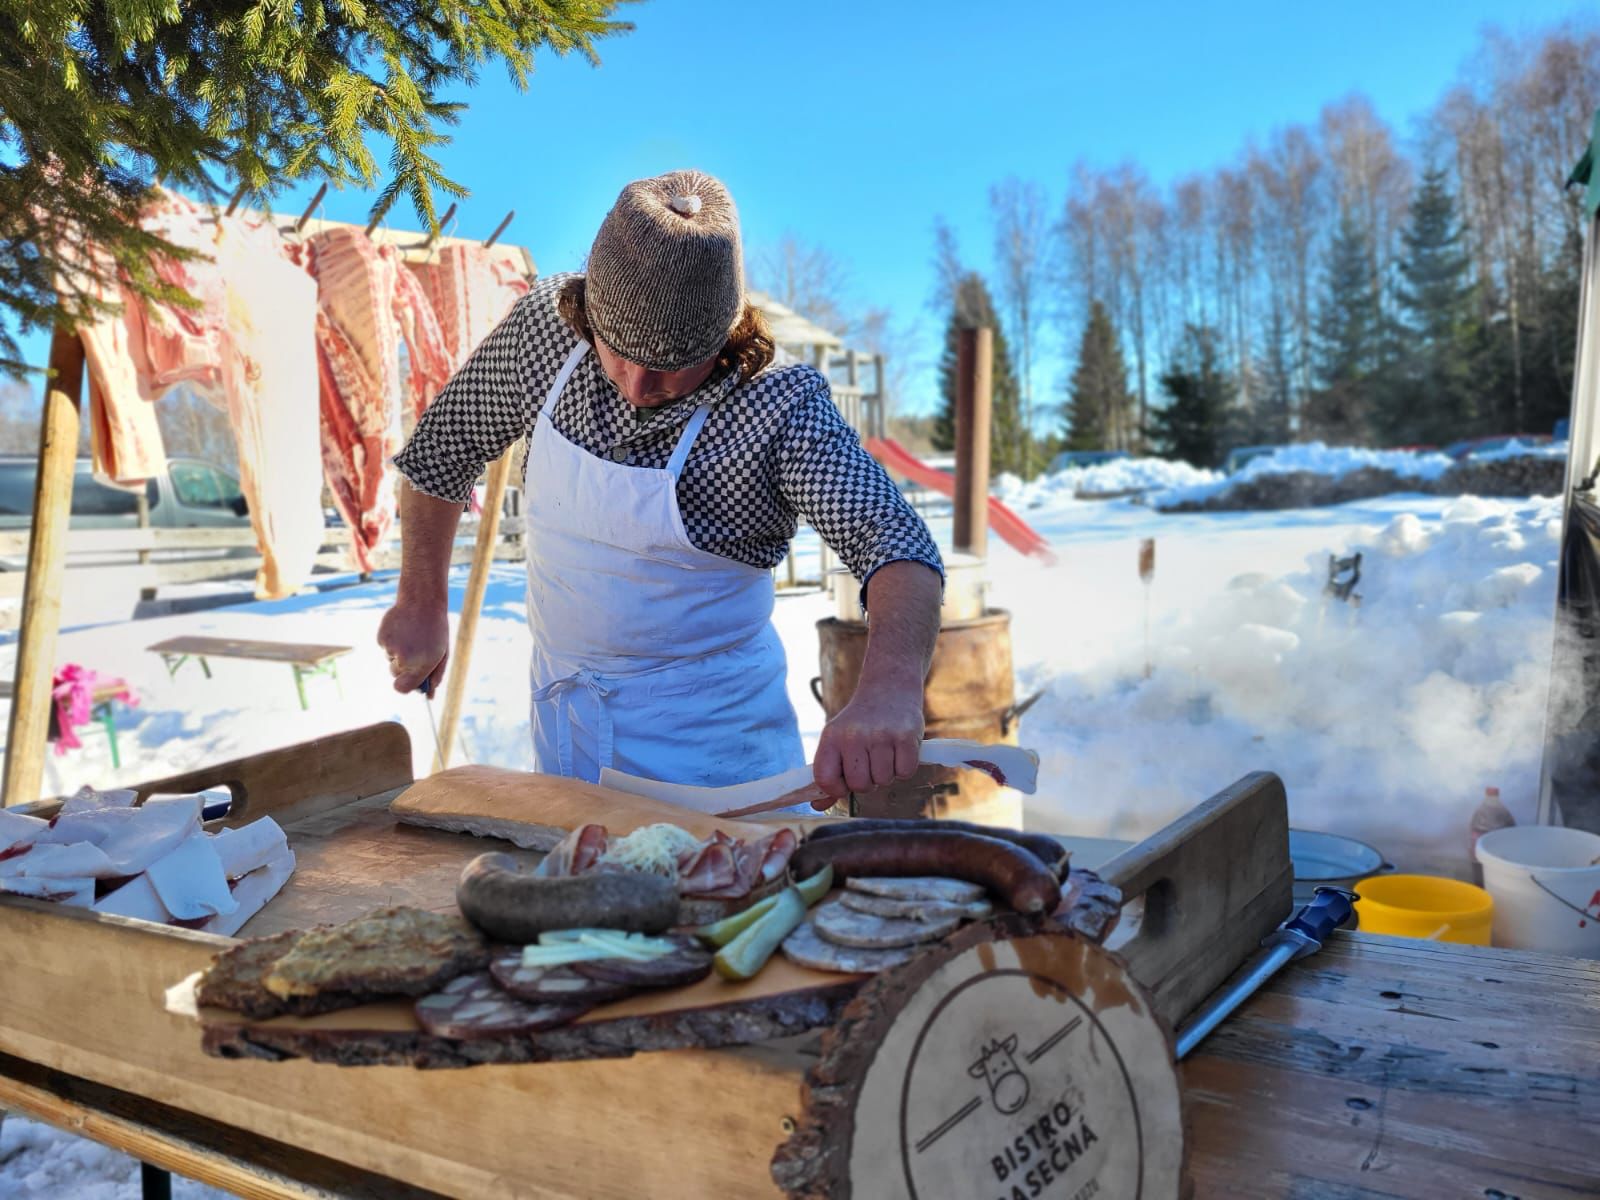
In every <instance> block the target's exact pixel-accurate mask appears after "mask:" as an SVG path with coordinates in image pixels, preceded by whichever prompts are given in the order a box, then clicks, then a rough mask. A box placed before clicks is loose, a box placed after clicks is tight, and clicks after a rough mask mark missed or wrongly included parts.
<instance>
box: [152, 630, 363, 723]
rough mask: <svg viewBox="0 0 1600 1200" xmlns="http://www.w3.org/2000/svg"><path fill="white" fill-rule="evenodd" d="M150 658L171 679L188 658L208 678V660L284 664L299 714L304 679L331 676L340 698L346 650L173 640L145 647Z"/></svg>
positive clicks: (234, 640) (237, 641)
mask: <svg viewBox="0 0 1600 1200" xmlns="http://www.w3.org/2000/svg"><path fill="white" fill-rule="evenodd" d="M146 649H148V650H149V651H150V652H151V653H152V654H159V655H161V661H162V662H164V663H165V664H166V666H167V677H168V678H169V679H171V678H174V677H176V676H177V674H178V669H179V668H180V667H182V666H183V664H184V663H186V662H188V661H189V660H190V659H191V658H192V659H195V660H196V661H197V662H199V664H200V669H201V670H202V671H204V672H205V673H206V678H207V679H210V678H211V664H210V663H209V662H207V661H206V660H207V659H212V658H243V659H249V660H251V661H254V662H275V663H287V664H288V665H289V667H290V668H292V669H293V671H294V686H295V691H296V692H297V693H298V694H299V696H300V707H301V709H302V710H304V709H306V708H308V707H310V706H309V705H308V704H307V703H306V676H308V675H331V676H332V677H333V684H334V686H335V687H336V688H338V689H339V695H340V697H341V698H343V696H344V687H343V685H341V684H340V683H339V659H340V658H342V657H343V656H344V655H346V654H349V653H350V651H351V649H352V647H350V646H314V645H310V644H307V643H303V642H262V641H252V640H250V639H248V638H224V637H175V638H168V639H167V640H166V641H164V642H157V643H156V644H155V645H154V646H148V647H146Z"/></svg>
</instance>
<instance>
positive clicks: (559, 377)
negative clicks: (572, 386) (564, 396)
mask: <svg viewBox="0 0 1600 1200" xmlns="http://www.w3.org/2000/svg"><path fill="white" fill-rule="evenodd" d="M587 353H589V343H588V342H585V341H583V340H582V339H580V340H579V341H578V344H577V345H576V346H574V347H573V348H572V353H571V354H569V355H567V361H566V362H564V363H562V364H561V370H560V371H558V372H557V373H556V381H555V382H554V383H552V384H551V385H550V390H549V391H548V392H546V393H545V397H544V405H543V407H541V408H540V409H539V413H540V415H541V416H543V415H545V414H546V413H548V412H549V411H550V408H551V406H552V405H554V404H555V402H556V401H557V400H559V399H560V398H561V389H562V388H564V387H566V386H567V380H569V379H571V378H572V373H573V372H574V371H576V370H577V369H578V364H579V363H580V362H582V361H583V356H584V355H585V354H587Z"/></svg>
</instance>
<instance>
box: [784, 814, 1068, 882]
mask: <svg viewBox="0 0 1600 1200" xmlns="http://www.w3.org/2000/svg"><path fill="white" fill-rule="evenodd" d="M908 830H930V831H932V832H934V833H938V832H941V831H945V832H949V833H975V834H977V835H978V836H979V837H991V838H999V839H1000V840H1001V841H1004V842H1010V843H1011V844H1012V845H1014V846H1021V847H1022V848H1023V849H1024V850H1026V851H1027V852H1028V853H1029V854H1031V855H1033V856H1034V857H1035V858H1037V859H1038V860H1039V861H1040V862H1042V863H1044V865H1045V866H1047V867H1049V868H1050V869H1051V870H1052V871H1054V872H1055V873H1056V874H1057V875H1060V874H1062V873H1063V871H1064V870H1065V868H1066V865H1067V859H1068V857H1069V855H1068V853H1067V848H1066V847H1065V846H1063V845H1062V844H1061V843H1060V842H1058V841H1056V839H1055V838H1053V837H1051V836H1050V835H1049V834H1045V833H1024V832H1023V831H1022V830H1020V829H1002V828H1000V827H998V826H995V825H974V824H972V823H971V822H970V821H941V820H934V819H932V818H928V817H852V818H850V819H849V820H846V821H838V822H835V823H834V824H831V825H818V826H817V827H816V828H815V829H813V830H812V831H811V832H810V834H809V835H807V840H808V841H810V840H814V839H816V838H830V837H839V836H840V835H841V834H847V833H905V832H907V831H908Z"/></svg>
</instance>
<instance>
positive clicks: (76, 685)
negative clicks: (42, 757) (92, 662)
mask: <svg viewBox="0 0 1600 1200" xmlns="http://www.w3.org/2000/svg"><path fill="white" fill-rule="evenodd" d="M106 682H107V683H110V684H113V685H115V686H116V688H117V691H116V692H115V693H114V694H113V695H112V696H111V699H113V700H121V701H122V702H123V703H124V704H127V705H130V706H131V705H135V704H137V703H138V701H137V700H136V699H134V695H133V692H132V691H130V690H129V688H128V685H127V684H126V683H124V682H123V681H122V680H120V679H111V680H107V681H106ZM99 686H100V676H99V675H98V674H96V673H95V672H93V671H91V670H89V669H88V668H86V667H80V666H79V665H78V664H77V663H68V664H67V665H66V666H64V667H62V668H61V669H60V670H59V671H57V672H56V676H55V681H54V686H53V687H52V688H51V692H50V694H51V695H52V696H53V697H54V698H55V705H56V723H57V724H58V725H59V726H60V730H61V736H60V737H59V738H57V739H56V753H57V754H65V753H66V752H67V751H68V750H76V749H78V748H79V747H80V746H82V745H83V742H82V741H81V740H80V739H79V737H78V729H77V727H78V726H79V725H87V724H88V723H89V722H90V721H92V720H94V704H95V701H94V694H95V690H96V689H97V688H98V687H99Z"/></svg>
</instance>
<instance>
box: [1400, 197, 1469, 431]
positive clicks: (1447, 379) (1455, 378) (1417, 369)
mask: <svg viewBox="0 0 1600 1200" xmlns="http://www.w3.org/2000/svg"><path fill="white" fill-rule="evenodd" d="M1400 240H1401V245H1402V247H1403V254H1402V257H1401V260H1400V287H1399V301H1400V313H1401V319H1400V324H1399V327H1398V329H1397V330H1396V334H1397V341H1398V349H1399V354H1398V356H1397V358H1396V361H1395V364H1394V369H1393V372H1392V378H1390V379H1388V380H1386V381H1385V386H1384V387H1383V388H1382V389H1380V391H1379V406H1378V411H1377V413H1376V414H1375V418H1376V420H1375V423H1376V424H1377V425H1378V427H1379V430H1380V432H1381V433H1382V434H1383V435H1384V436H1385V438H1387V439H1388V440H1389V441H1391V442H1394V443H1398V444H1416V443H1423V442H1431V443H1434V444H1443V443H1447V442H1452V441H1455V440H1457V439H1459V438H1462V437H1465V436H1467V435H1469V434H1471V433H1473V432H1475V431H1476V429H1477V403H1476V399H1477V398H1476V396H1475V392H1476V390H1477V383H1476V378H1475V377H1476V372H1475V370H1474V364H1475V359H1476V357H1477V343H1478V331H1477V328H1476V317H1475V310H1476V306H1477V305H1476V300H1475V297H1474V294H1473V285H1472V278H1471V273H1472V262H1471V258H1470V257H1469V255H1468V253H1467V249H1466V246H1465V244H1464V238H1463V229H1462V226H1461V222H1460V221H1459V220H1458V218H1457V216H1456V205H1455V198H1454V197H1453V196H1452V195H1451V194H1450V190H1449V188H1448V187H1447V186H1446V184H1445V172H1444V171H1443V170H1442V169H1438V168H1430V169H1429V170H1427V171H1425V172H1424V173H1423V176H1422V184H1421V186H1420V187H1419V188H1418V189H1417V194H1416V197H1415V199H1414V200H1413V201H1412V204H1411V216H1410V221H1409V223H1408V225H1407V227H1406V229H1405V230H1403V231H1402V232H1401V235H1400Z"/></svg>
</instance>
